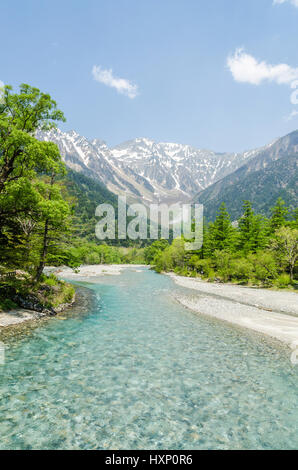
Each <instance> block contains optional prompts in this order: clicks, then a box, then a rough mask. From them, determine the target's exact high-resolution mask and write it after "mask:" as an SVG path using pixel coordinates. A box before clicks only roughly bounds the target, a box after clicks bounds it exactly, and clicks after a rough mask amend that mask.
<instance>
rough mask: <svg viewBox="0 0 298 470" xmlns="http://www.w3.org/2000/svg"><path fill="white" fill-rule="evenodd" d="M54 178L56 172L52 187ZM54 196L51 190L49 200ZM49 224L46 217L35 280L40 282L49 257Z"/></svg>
mask: <svg viewBox="0 0 298 470" xmlns="http://www.w3.org/2000/svg"><path fill="white" fill-rule="evenodd" d="M54 180H55V174H54V173H53V174H52V177H51V187H52V186H53V185H54ZM51 198H52V195H51V190H50V193H49V201H50V200H51ZM49 225H50V221H49V219H46V221H45V225H44V232H43V243H42V249H41V253H40V261H39V265H38V268H37V270H36V276H35V281H36V282H38V281H39V280H40V278H41V275H42V273H43V270H44V268H45V265H46V257H47V254H48V246H49V245H48V233H49Z"/></svg>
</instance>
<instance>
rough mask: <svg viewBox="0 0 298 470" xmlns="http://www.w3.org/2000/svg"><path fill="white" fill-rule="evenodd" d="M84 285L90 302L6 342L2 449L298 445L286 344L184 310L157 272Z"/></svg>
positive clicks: (0, 371)
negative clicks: (90, 294)
mask: <svg viewBox="0 0 298 470" xmlns="http://www.w3.org/2000/svg"><path fill="white" fill-rule="evenodd" d="M137 271H138V272H137ZM82 285H84V286H85V287H88V288H89V289H91V291H90V292H91V293H92V302H90V305H89V307H88V310H87V311H84V312H82V313H81V314H80V313H78V312H76V313H73V314H72V313H70V314H67V315H66V314H64V315H62V316H58V317H56V318H53V319H51V320H49V321H46V322H40V323H38V324H37V326H36V325H35V327H34V328H32V329H30V331H29V332H28V328H27V329H26V334H25V333H24V334H23V335H22V334H21V335H18V337H16V338H8V339H7V341H6V342H5V345H6V358H5V359H6V360H5V364H4V365H0V448H1V449H297V448H298V367H297V366H296V367H295V366H293V365H292V364H291V362H290V358H289V353H288V351H286V350H285V349H284V348H283V347H280V348H279V347H276V345H275V344H272V343H270V342H269V341H266V340H264V339H263V338H262V337H261V336H258V335H256V334H254V333H249V332H247V331H245V330H244V331H242V330H239V329H236V328H233V327H231V326H229V325H226V324H224V323H222V322H219V321H216V320H213V319H209V318H206V317H202V316H200V315H198V314H194V313H192V312H191V311H189V310H187V309H184V307H182V306H181V305H179V304H178V303H177V302H176V301H175V299H174V296H173V294H174V293H175V292H176V291H177V290H179V289H181V288H180V287H177V286H176V285H175V284H174V283H173V281H172V280H171V279H170V278H169V277H167V276H162V275H158V274H156V273H154V272H151V271H149V270H148V269H138V270H135V269H127V270H125V271H124V272H123V273H122V274H121V275H120V276H105V277H102V278H101V280H100V283H90V284H89V283H88V284H86V283H82Z"/></svg>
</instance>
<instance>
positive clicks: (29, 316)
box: [0, 264, 145, 332]
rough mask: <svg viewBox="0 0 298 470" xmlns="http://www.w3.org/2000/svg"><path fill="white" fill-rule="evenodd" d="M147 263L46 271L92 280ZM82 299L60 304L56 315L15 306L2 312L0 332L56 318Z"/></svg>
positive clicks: (118, 273) (52, 268) (74, 278)
mask: <svg viewBox="0 0 298 470" xmlns="http://www.w3.org/2000/svg"><path fill="white" fill-rule="evenodd" d="M144 266H145V265H137V264H119V265H118V264H110V265H104V264H102V265H84V266H81V267H80V268H79V272H77V273H75V272H74V271H73V269H71V268H67V267H60V268H59V267H57V268H56V267H47V268H46V269H45V272H46V273H47V274H50V273H54V274H55V275H56V276H57V277H63V276H65V277H67V278H68V279H69V280H70V281H75V280H78V281H80V280H86V279H88V280H92V278H93V279H96V278H99V277H102V276H119V275H120V274H121V272H122V271H123V269H126V268H135V269H136V270H137V269H138V268H141V267H144ZM79 301H80V299H79V298H77V297H76V295H75V297H74V299H73V301H72V302H70V303H68V304H61V305H59V306H58V307H57V308H56V309H55V311H56V315H50V314H48V313H45V312H37V311H35V310H29V309H25V308H21V307H19V308H15V309H13V310H10V311H7V312H0V332H2V331H3V330H4V329H8V328H14V327H17V326H21V325H22V324H24V323H26V324H27V323H28V322H36V321H38V320H43V319H47V318H51V317H52V318H56V317H57V315H59V314H60V313H64V312H66V311H67V310H69V309H72V308H75V306H76V304H77V303H78V302H79Z"/></svg>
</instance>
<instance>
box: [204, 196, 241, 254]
mask: <svg viewBox="0 0 298 470" xmlns="http://www.w3.org/2000/svg"><path fill="white" fill-rule="evenodd" d="M205 235H206V233H205ZM207 236H208V237H209V239H208V241H207V240H206V242H207V243H208V245H209V250H211V251H212V252H214V251H215V250H226V249H228V250H232V249H233V245H234V241H235V230H234V228H233V226H232V224H231V220H230V215H229V213H228V211H227V209H226V205H225V203H222V205H221V206H220V208H219V210H218V212H217V216H216V219H215V221H214V223H213V224H210V226H209V234H208V235H207Z"/></svg>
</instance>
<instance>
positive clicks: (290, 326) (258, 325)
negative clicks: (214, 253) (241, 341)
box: [167, 273, 298, 349]
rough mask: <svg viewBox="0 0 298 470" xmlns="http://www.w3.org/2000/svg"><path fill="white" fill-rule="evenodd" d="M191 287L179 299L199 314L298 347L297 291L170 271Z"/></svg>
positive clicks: (174, 277)
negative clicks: (207, 279)
mask: <svg viewBox="0 0 298 470" xmlns="http://www.w3.org/2000/svg"><path fill="white" fill-rule="evenodd" d="M167 275H168V276H169V277H170V278H171V279H172V280H173V281H174V282H175V284H176V285H178V286H180V287H182V288H184V289H187V292H183V294H180V293H179V294H177V295H176V296H175V298H176V301H177V302H179V303H180V304H181V305H183V306H184V307H185V308H188V309H189V310H192V311H193V312H196V313H198V314H202V315H206V316H208V317H212V318H216V319H218V320H221V321H224V322H226V323H229V324H231V325H235V326H238V327H242V328H246V329H248V330H251V331H254V332H256V333H260V334H263V335H266V336H267V337H268V336H269V337H271V338H273V339H275V340H278V341H280V342H282V343H283V344H286V345H287V346H288V347H290V348H291V349H296V348H297V346H298V302H297V300H298V297H297V294H296V293H295V292H280V291H269V290H266V289H253V288H250V287H243V286H237V285H233V284H212V283H208V282H205V281H202V280H199V279H191V278H187V277H182V276H177V275H176V274H173V273H168V274H167Z"/></svg>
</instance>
